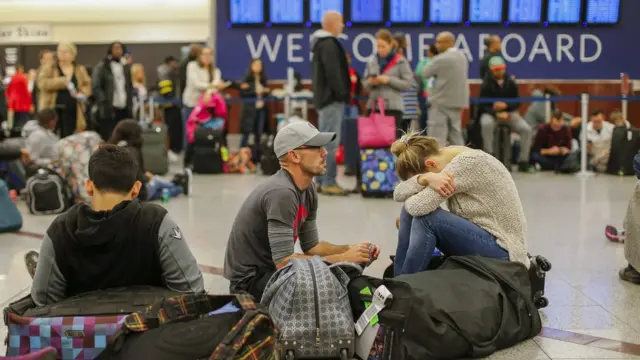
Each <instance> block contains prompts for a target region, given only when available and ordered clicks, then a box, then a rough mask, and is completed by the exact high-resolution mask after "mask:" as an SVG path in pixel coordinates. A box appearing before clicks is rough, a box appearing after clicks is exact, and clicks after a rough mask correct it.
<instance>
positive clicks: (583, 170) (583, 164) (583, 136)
mask: <svg viewBox="0 0 640 360" xmlns="http://www.w3.org/2000/svg"><path fill="white" fill-rule="evenodd" d="M580 103H581V105H582V106H581V107H582V111H581V116H582V127H581V129H580V172H579V173H578V175H581V176H588V175H593V172H591V171H588V170H587V121H588V119H589V94H587V93H583V94H582V96H581V97H580Z"/></svg>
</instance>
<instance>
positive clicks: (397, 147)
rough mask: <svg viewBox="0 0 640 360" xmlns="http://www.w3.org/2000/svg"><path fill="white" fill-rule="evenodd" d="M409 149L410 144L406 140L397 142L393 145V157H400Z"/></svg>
mask: <svg viewBox="0 0 640 360" xmlns="http://www.w3.org/2000/svg"><path fill="white" fill-rule="evenodd" d="M408 147H409V144H408V143H407V142H406V141H404V140H396V141H394V142H393V144H391V152H392V153H393V155H395V156H396V157H398V156H400V154H402V153H403V152H404V151H405V150H407V148H408Z"/></svg>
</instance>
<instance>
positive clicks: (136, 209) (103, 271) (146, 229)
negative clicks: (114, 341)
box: [31, 145, 204, 306]
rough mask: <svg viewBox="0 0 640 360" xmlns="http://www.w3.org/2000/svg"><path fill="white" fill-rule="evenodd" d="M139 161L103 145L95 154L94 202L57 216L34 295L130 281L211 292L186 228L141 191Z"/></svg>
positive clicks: (51, 299) (50, 299)
mask: <svg viewBox="0 0 640 360" xmlns="http://www.w3.org/2000/svg"><path fill="white" fill-rule="evenodd" d="M137 171H138V169H137V165H136V161H135V159H134V158H133V156H132V155H131V153H130V152H129V151H128V150H127V149H125V148H124V147H119V146H116V145H104V146H102V147H101V148H99V149H98V150H96V152H95V153H94V154H93V155H92V156H91V158H90V160H89V180H88V181H87V192H88V193H89V195H90V196H91V197H92V201H91V206H89V205H87V204H76V205H74V206H73V207H72V208H71V209H69V210H68V211H67V212H66V213H64V214H62V215H60V216H58V217H57V218H56V219H55V220H54V221H53V223H52V224H51V226H49V229H48V230H47V233H46V235H45V237H44V239H43V242H42V245H41V247H40V256H39V261H38V266H37V267H36V273H35V277H34V278H33V285H32V287H31V297H32V298H33V301H34V302H35V303H36V304H37V305H38V306H42V305H47V304H51V303H55V302H58V301H61V300H64V299H65V298H68V297H71V296H74V295H77V294H81V293H84V292H89V291H95V290H104V289H108V288H113V287H125V286H136V285H139V286H158V287H167V288H169V289H171V290H173V291H179V292H185V293H196V292H203V291H204V283H203V278H202V273H201V272H200V269H199V267H198V264H197V262H196V259H195V258H194V257H193V254H192V253H191V250H189V246H188V245H187V243H186V240H185V239H184V236H183V234H182V232H181V231H180V228H179V227H178V225H176V223H175V222H174V221H173V220H172V219H171V217H170V216H169V215H168V213H167V210H166V209H164V208H163V207H161V206H159V205H156V204H152V203H141V202H140V201H139V200H138V199H136V197H137V196H138V192H139V191H140V186H141V184H140V182H139V181H136V173H137Z"/></svg>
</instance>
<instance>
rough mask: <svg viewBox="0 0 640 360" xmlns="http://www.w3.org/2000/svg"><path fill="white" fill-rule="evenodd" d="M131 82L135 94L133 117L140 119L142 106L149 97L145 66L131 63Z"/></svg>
mask: <svg viewBox="0 0 640 360" xmlns="http://www.w3.org/2000/svg"><path fill="white" fill-rule="evenodd" d="M131 84H132V86H133V96H134V98H133V117H134V118H136V119H138V118H139V117H140V116H139V115H140V107H141V106H144V100H145V99H146V98H147V81H146V77H145V75H144V66H143V65H142V64H140V63H136V64H133V65H131ZM146 113H147V112H146V111H145V114H146ZM138 120H146V121H153V119H144V118H139V119H138Z"/></svg>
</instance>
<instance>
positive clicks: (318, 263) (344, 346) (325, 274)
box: [261, 256, 362, 359]
mask: <svg viewBox="0 0 640 360" xmlns="http://www.w3.org/2000/svg"><path fill="white" fill-rule="evenodd" d="M339 266H349V267H352V268H356V269H357V270H358V273H359V274H360V273H362V269H361V268H360V267H359V266H358V265H356V264H353V263H336V264H331V265H327V264H326V263H325V262H324V261H323V260H322V258H321V257H319V256H314V257H312V258H310V259H291V260H290V261H289V263H288V264H287V265H286V266H285V267H283V268H281V269H279V270H278V271H276V272H275V273H274V274H273V276H272V277H271V279H269V282H268V283H267V285H266V287H265V291H264V294H263V296H262V301H261V303H262V304H263V305H265V306H268V308H269V313H270V314H271V316H273V319H274V321H275V323H276V325H277V326H278V328H279V329H280V332H281V336H280V344H281V345H282V354H281V355H282V357H283V358H284V357H286V358H287V359H289V358H291V357H295V358H303V357H342V358H344V359H347V358H352V357H353V354H354V345H355V327H354V323H353V313H352V310H351V305H350V303H349V296H348V295H349V293H348V290H347V286H348V284H349V276H347V274H346V273H345V272H344V270H342V269H341V268H340V267H339Z"/></svg>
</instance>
